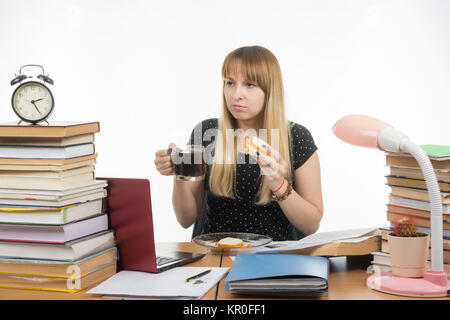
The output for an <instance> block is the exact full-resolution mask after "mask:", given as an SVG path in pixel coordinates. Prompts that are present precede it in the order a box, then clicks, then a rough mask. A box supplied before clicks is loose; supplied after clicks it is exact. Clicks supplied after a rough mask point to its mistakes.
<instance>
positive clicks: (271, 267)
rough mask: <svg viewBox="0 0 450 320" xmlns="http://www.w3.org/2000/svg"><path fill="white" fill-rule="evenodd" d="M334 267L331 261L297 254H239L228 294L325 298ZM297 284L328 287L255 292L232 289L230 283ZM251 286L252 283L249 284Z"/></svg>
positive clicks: (260, 289) (257, 289) (229, 281)
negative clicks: (304, 281)
mask: <svg viewBox="0 0 450 320" xmlns="http://www.w3.org/2000/svg"><path fill="white" fill-rule="evenodd" d="M329 270H330V263H329V261H328V259H327V258H324V257H315V256H304V255H297V254H264V253H239V254H238V255H237V256H236V259H235V261H234V263H233V265H232V266H231V269H230V272H229V274H228V276H227V278H226V279H225V281H226V286H225V290H226V291H229V292H237V293H291V294H292V293H300V294H306V293H311V294H323V293H326V292H328V275H329ZM261 279H265V280H268V283H270V282H271V281H278V280H280V279H282V281H288V283H289V282H291V281H294V280H297V281H298V280H302V279H316V280H321V279H322V280H323V281H322V282H324V283H325V287H324V286H323V285H322V287H321V288H310V287H308V286H305V287H302V286H301V285H300V286H293V287H291V288H287V287H289V286H287V287H286V286H280V287H279V288H277V287H276V285H275V286H273V285H272V286H270V285H269V286H267V287H265V286H260V287H259V288H251V289H248V288H246V289H233V290H232V289H230V283H232V284H233V285H234V284H240V283H242V282H239V281H243V280H261ZM248 283H251V281H250V282H248Z"/></svg>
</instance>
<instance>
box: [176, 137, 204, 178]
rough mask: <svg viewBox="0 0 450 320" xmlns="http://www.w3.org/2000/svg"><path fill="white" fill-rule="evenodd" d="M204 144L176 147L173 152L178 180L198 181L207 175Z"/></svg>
mask: <svg viewBox="0 0 450 320" xmlns="http://www.w3.org/2000/svg"><path fill="white" fill-rule="evenodd" d="M203 153H204V152H203V147H202V146H189V145H188V146H181V147H176V148H175V150H174V153H173V154H172V162H173V163H174V166H175V176H176V179H177V180H186V181H196V180H201V179H203V178H204V176H205V171H206V164H205V160H204V157H203Z"/></svg>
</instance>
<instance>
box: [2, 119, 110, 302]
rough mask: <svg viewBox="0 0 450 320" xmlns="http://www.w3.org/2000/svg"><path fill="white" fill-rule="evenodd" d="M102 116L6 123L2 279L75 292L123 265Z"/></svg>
mask: <svg viewBox="0 0 450 320" xmlns="http://www.w3.org/2000/svg"><path fill="white" fill-rule="evenodd" d="M99 131H100V125H99V123H98V122H54V123H50V124H49V125H28V124H23V125H17V124H16V123H5V124H0V287H3V288H20V289H36V290H50V291H62V292H69V293H74V292H78V291H80V290H83V289H85V288H87V287H89V286H92V285H95V284H97V283H99V282H101V281H103V280H105V279H107V278H108V277H110V276H111V275H113V274H115V273H116V264H117V258H118V257H117V248H116V247H115V239H114V233H113V231H112V230H110V229H109V227H108V216H107V214H106V213H105V203H106V201H105V198H106V196H107V193H106V181H104V180H96V179H95V172H94V171H95V163H96V158H97V153H96V152H95V146H94V134H95V133H96V132H99Z"/></svg>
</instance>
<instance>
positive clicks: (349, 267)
mask: <svg viewBox="0 0 450 320" xmlns="http://www.w3.org/2000/svg"><path fill="white" fill-rule="evenodd" d="M157 250H158V253H164V252H165V251H187V252H206V249H204V248H202V247H199V246H198V245H196V244H194V243H191V242H181V243H158V244H157ZM370 259H371V257H370V256H356V257H336V258H330V276H329V279H328V296H324V297H318V298H310V297H307V298H304V299H320V300H323V299H331V300H399V299H402V300H403V299H418V298H408V297H402V296H395V295H391V294H386V293H382V292H378V291H375V290H371V289H369V288H367V287H366V279H367V277H368V276H369V275H368V274H367V273H366V268H367V266H368V265H369V263H370ZM232 264H233V260H232V259H231V258H230V257H228V256H223V257H222V256H220V255H212V254H207V255H206V256H205V257H204V258H203V259H201V260H199V261H196V262H194V263H191V264H189V266H193V267H231V265H232ZM224 287H225V278H224V279H222V280H221V281H220V283H219V284H218V285H217V286H215V287H213V288H212V289H211V290H210V291H209V292H208V293H207V294H206V295H205V296H203V297H202V300H216V299H217V300H237V299H239V300H247V299H252V300H254V299H261V300H263V299H274V298H276V297H263V296H247V295H241V294H232V293H229V292H227V291H225V290H224ZM88 290H89V289H85V290H82V291H80V292H78V293H75V294H69V293H58V292H49V291H38V290H16V289H2V288H0V299H3V300H14V299H16V300H17V299H20V300H81V299H82V300H85V299H91V300H92V299H94V300H98V299H101V296H99V295H92V294H87V293H86V291H88ZM282 299H294V298H285V297H283V298H282ZM439 299H440V300H449V298H447V297H445V298H439ZM422 300H423V299H422ZM433 300H437V299H436V298H435V299H433Z"/></svg>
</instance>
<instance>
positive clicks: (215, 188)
mask: <svg viewBox="0 0 450 320" xmlns="http://www.w3.org/2000/svg"><path fill="white" fill-rule="evenodd" d="M237 62H239V63H240V66H241V71H242V74H243V76H244V78H245V79H246V81H250V82H254V83H256V84H257V85H258V86H259V87H260V88H261V89H262V90H263V92H264V107H263V111H262V112H263V113H264V114H263V128H264V129H266V130H267V132H268V134H267V143H269V144H270V145H271V146H273V147H274V148H276V149H278V152H279V153H280V155H281V157H283V159H284V160H285V161H286V172H287V174H286V178H287V179H289V180H291V179H292V172H291V161H290V155H289V145H290V130H289V126H288V122H287V120H286V116H285V110H284V92H283V91H284V90H283V80H282V77H281V69H280V65H279V63H278V60H277V59H276V57H275V56H274V55H273V53H272V52H270V51H269V50H267V49H266V48H263V47H260V46H250V47H242V48H238V49H235V50H234V51H232V52H230V53H229V54H228V55H227V57H226V58H225V61H224V62H223V65H222V79H223V80H224V85H225V79H226V78H227V77H228V76H229V74H230V72H231V71H233V69H232V68H233V67H235V66H236V63H237ZM236 129H238V128H237V123H236V119H235V118H234V117H233V116H232V114H231V113H230V112H229V110H228V108H227V106H226V102H225V96H224V94H222V112H221V115H220V118H219V123H218V138H219V139H217V141H216V146H215V155H214V161H213V163H212V167H211V173H210V177H209V188H210V190H211V192H212V193H214V194H216V195H219V196H224V197H228V198H233V199H235V198H236V197H238V195H237V194H236V187H235V183H236V156H234V155H237V153H236V146H237V143H236V137H235V136H233V137H232V139H234V141H233V143H229V141H228V142H227V139H230V137H229V136H227V131H228V132H229V130H236ZM273 129H274V130H278V131H276V132H278V133H279V134H278V136H277V138H278V141H272V134H271V133H272V132H273V131H272V130H273ZM277 147H278V148H277ZM230 155H233V158H232V159H231V161H223V159H224V158H227V159H228V160H230ZM261 177H262V181H261V185H260V188H259V190H258V193H257V196H256V202H255V203H256V204H258V205H263V204H267V203H269V202H270V190H269V187H268V186H267V183H266V179H265V176H261Z"/></svg>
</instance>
